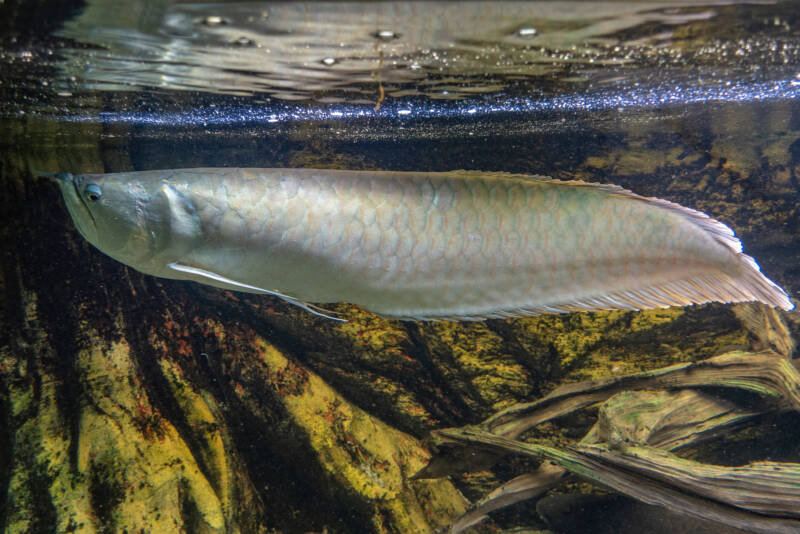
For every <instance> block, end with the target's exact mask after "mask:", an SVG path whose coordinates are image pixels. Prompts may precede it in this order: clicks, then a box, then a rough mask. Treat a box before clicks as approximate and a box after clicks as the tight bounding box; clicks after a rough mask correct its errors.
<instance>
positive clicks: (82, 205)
mask: <svg viewBox="0 0 800 534" xmlns="http://www.w3.org/2000/svg"><path fill="white" fill-rule="evenodd" d="M35 174H37V175H41V176H46V177H47V178H50V179H51V180H53V181H54V182H56V184H57V185H58V188H59V189H60V190H61V195H62V196H63V197H64V203H65V204H66V205H67V210H68V211H69V214H70V215H71V216H72V220H73V222H74V223H75V226H76V227H77V229H78V231H79V232H80V233H81V234H82V235H83V237H84V238H86V239H87V240H89V242H92V239H91V238H90V235H89V233H90V232H87V230H92V231H93V232H92V233H97V221H96V220H95V218H94V215H92V212H91V210H90V209H89V206H87V205H86V202H85V201H84V199H83V196H82V195H81V192H80V190H79V189H78V187H79V186H80V185H81V182H82V180H81V177H80V176H74V175H73V174H72V173H69V172H59V173H49V172H40V171H39V172H36V173H35ZM87 218H88V220H89V221H91V224H90V225H87V224H86V220H87ZM87 226H90V228H87Z"/></svg>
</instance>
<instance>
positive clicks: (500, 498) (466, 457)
mask: <svg viewBox="0 0 800 534" xmlns="http://www.w3.org/2000/svg"><path fill="white" fill-rule="evenodd" d="M770 311H771V310H763V313H760V312H759V310H758V309H757V308H747V307H746V308H744V309H743V310H741V311H737V315H739V317H740V318H741V320H742V321H743V322H746V323H748V324H749V325H750V327H751V332H753V333H754V334H755V336H756V337H757V339H758V342H759V343H760V346H761V347H768V349H767V350H763V351H762V352H758V353H745V352H730V353H727V354H723V355H720V356H717V357H714V358H710V359H708V360H704V361H700V362H695V363H687V364H681V365H675V366H671V367H667V368H664V369H659V370H655V371H651V372H646V373H639V374H635V375H629V376H625V377H619V378H611V379H603V380H594V381H589V382H583V383H579V384H570V385H567V386H562V387H560V388H558V389H556V390H555V391H553V392H552V393H551V394H550V395H548V396H546V397H544V398H542V399H540V400H538V401H535V402H531V403H526V404H519V405H516V406H512V407H511V408H509V409H506V410H503V411H501V412H499V413H497V414H495V415H493V416H492V417H490V418H488V419H486V420H485V421H483V422H482V423H480V424H479V425H476V426H467V427H462V428H451V429H444V430H439V431H436V432H434V433H433V435H432V442H433V444H434V446H435V447H436V449H437V455H436V456H434V457H433V459H432V460H431V462H430V463H429V465H428V466H427V467H426V468H424V469H423V470H422V471H421V472H420V473H418V474H417V475H416V476H417V477H420V478H421V477H431V476H433V477H435V476H442V475H443V474H451V473H457V472H462V471H468V470H476V469H483V468H486V467H487V466H490V465H491V464H492V463H494V462H496V461H498V460H500V459H501V458H502V457H503V456H504V455H506V454H509V453H512V454H520V455H525V456H533V457H535V458H538V459H542V460H545V461H544V462H543V463H542V464H541V465H540V467H539V469H537V470H536V471H535V472H533V473H529V474H525V475H521V476H518V477H516V478H514V479H512V480H510V481H508V482H506V483H505V484H503V485H501V486H500V487H498V488H496V489H495V490H494V491H492V492H491V493H489V494H488V495H486V496H485V497H484V498H483V499H481V500H479V501H478V502H476V503H474V504H473V506H472V507H471V508H470V509H469V510H468V511H467V512H466V513H465V514H464V515H462V516H461V517H460V518H458V519H457V520H456V521H454V522H453V523H452V524H451V526H450V528H449V530H448V532H450V533H451V534H457V533H459V532H463V531H464V530H466V529H468V528H470V527H471V526H474V525H476V524H477V523H479V522H481V521H482V520H484V519H486V517H487V515H486V514H488V513H489V512H491V511H493V510H497V509H498V508H501V507H504V506H508V505H510V504H513V503H516V502H520V501H523V500H527V499H533V498H538V497H540V496H542V495H543V494H544V493H545V492H546V491H547V490H548V489H550V488H551V487H553V486H554V485H556V484H558V483H559V482H560V481H561V480H562V479H563V478H564V477H566V476H568V475H577V476H579V477H581V478H584V479H587V480H589V481H592V482H594V483H596V484H599V485H601V486H603V487H605V488H608V489H611V490H614V491H617V492H619V493H622V494H624V495H627V496H629V497H632V498H634V499H637V500H639V501H641V502H644V503H647V504H653V505H659V506H663V507H665V508H667V509H670V510H672V511H673V512H678V513H681V514H684V515H687V516H691V517H695V518H698V519H704V520H712V521H716V522H719V523H722V524H725V525H728V526H731V527H734V528H738V529H742V530H746V531H752V532H778V533H780V532H787V533H788V532H800V507H798V506H797V502H800V464H796V463H777V462H756V463H751V464H747V465H744V466H739V467H723V466H716V465H709V464H704V463H700V462H696V461H691V460H687V459H683V458H681V457H679V456H677V455H676V454H674V452H673V451H677V450H680V449H682V448H686V447H689V446H693V445H697V444H698V443H701V442H703V441H707V440H710V439H714V438H717V437H720V436H722V435H724V434H728V433H730V432H731V431H732V430H733V429H735V428H738V427H740V426H742V425H746V424H749V423H751V422H753V421H754V420H755V419H757V418H758V417H759V416H760V415H762V414H765V413H771V412H779V411H788V410H795V411H797V410H800V373H798V370H797V368H796V367H795V365H793V364H792V362H791V360H789V359H788V358H787V356H789V355H790V354H791V353H792V352H793V351H794V342H793V341H792V340H791V337H790V336H789V334H788V332H789V331H788V329H787V328H786V327H785V324H784V323H783V321H782V320H781V318H780V316H779V315H777V314H770V313H769V312H770ZM777 350H780V352H781V353H778V352H776V351H777ZM654 390H655V391H654ZM722 390H738V391H739V392H740V393H739V394H738V396H737V395H734V396H733V397H734V399H735V400H734V399H731V398H725V397H721V396H718V395H714V394H713V392H719V391H722ZM741 392H748V393H749V394H745V395H744V396H742V394H741ZM598 402H603V404H602V406H601V408H600V411H599V414H598V421H597V423H596V424H595V425H594V427H593V428H592V429H591V430H590V431H589V433H588V434H587V435H586V436H585V437H584V438H583V439H582V440H581V441H580V442H579V443H576V444H573V445H571V446H569V447H568V448H566V449H565V450H560V449H556V448H553V447H549V446H545V445H543V444H537V443H526V442H524V441H521V440H519V439H517V438H518V437H519V436H521V435H522V434H523V433H524V432H525V431H526V430H529V429H530V428H532V427H533V426H535V425H537V424H539V423H542V422H544V421H548V420H551V419H554V418H556V417H559V416H562V415H565V414H568V413H571V412H574V411H576V410H579V409H582V408H586V407H588V406H591V405H593V404H597V403H598ZM745 404H746V406H745Z"/></svg>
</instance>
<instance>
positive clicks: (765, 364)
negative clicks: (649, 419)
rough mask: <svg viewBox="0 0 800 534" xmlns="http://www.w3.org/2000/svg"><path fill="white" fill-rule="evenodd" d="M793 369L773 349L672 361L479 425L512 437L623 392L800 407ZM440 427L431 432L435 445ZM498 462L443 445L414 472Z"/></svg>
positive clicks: (565, 390) (570, 388) (568, 390)
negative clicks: (698, 393) (698, 392)
mask: <svg viewBox="0 0 800 534" xmlns="http://www.w3.org/2000/svg"><path fill="white" fill-rule="evenodd" d="M796 376H797V369H796V368H795V367H794V366H793V365H792V364H791V362H790V361H789V360H787V359H785V358H782V357H780V356H779V355H777V354H776V353H774V352H772V351H764V352H761V353H755V354H753V353H744V352H731V353H727V354H723V355H721V356H717V357H715V358H709V359H708V360H703V361H700V362H695V363H685V364H679V365H673V366H670V367H665V368H663V369H658V370H655V371H649V372H645V373H637V374H633V375H628V376H624V377H618V378H607V379H601V380H592V381H588V382H581V383H578V384H568V385H565V386H562V387H559V388H557V389H556V390H554V391H553V392H552V393H551V394H549V395H547V396H546V397H544V398H542V399H540V400H538V401H535V402H531V403H526V404H517V405H515V406H512V407H510V408H508V409H506V410H503V411H501V412H498V413H497V414H495V415H493V416H492V417H490V418H488V419H486V420H485V421H483V422H482V423H480V424H479V425H477V428H479V429H481V430H484V431H487V432H490V433H492V434H495V435H498V436H503V437H506V438H510V439H514V438H516V437H518V436H520V435H521V434H522V433H524V432H525V431H526V430H529V429H531V428H533V427H534V426H536V425H538V424H540V423H543V422H545V421H550V420H552V419H555V418H557V417H560V416H563V415H566V414H568V413H572V412H574V411H577V410H580V409H583V408H586V407H588V406H591V405H593V404H596V403H598V402H602V401H605V400H607V399H609V398H610V397H612V396H613V395H615V394H617V393H619V392H622V391H635V390H643V389H666V388H709V387H719V388H732V389H739V390H746V391H750V392H752V393H755V394H757V395H758V396H759V397H760V398H761V400H762V401H763V404H764V406H763V407H762V409H761V410H759V411H761V412H766V411H781V410H797V409H800V380H798V381H792V380H793V379H794V377H796ZM442 432H443V431H437V432H434V433H433V434H432V438H433V441H434V444H435V443H436V441H437V439H438V436H439V435H441V434H442ZM497 460H498V457H497V455H496V454H486V453H483V454H474V451H465V450H462V449H461V448H459V447H458V446H455V447H449V448H447V449H444V450H443V451H442V453H441V454H439V455H436V456H434V457H433V458H432V459H431V462H430V463H429V464H428V465H427V466H426V467H425V469H423V470H422V471H420V472H419V473H417V474H416V475H415V476H416V477H417V478H439V477H442V476H446V475H451V474H455V473H459V472H465V471H478V470H481V469H485V468H486V467H488V466H490V465H492V464H493V463H494V462H496V461H497Z"/></svg>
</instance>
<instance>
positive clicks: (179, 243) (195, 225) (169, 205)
mask: <svg viewBox="0 0 800 534" xmlns="http://www.w3.org/2000/svg"><path fill="white" fill-rule="evenodd" d="M145 214H146V215H145V216H146V217H147V218H148V220H147V221H146V224H145V226H146V227H147V228H148V229H149V230H150V235H151V237H152V239H153V242H152V249H153V252H154V254H155V255H156V256H160V255H167V256H173V255H175V254H182V253H183V252H185V251H186V250H188V249H189V248H191V246H192V245H193V244H194V242H195V240H196V239H198V238H199V237H200V235H201V228H200V219H198V217H197V212H196V211H195V208H194V205H193V204H192V203H191V201H190V200H189V199H187V198H186V197H185V196H184V195H183V194H182V193H181V192H180V191H178V190H177V189H175V188H174V187H173V186H171V185H170V184H168V183H163V184H162V185H161V187H160V188H159V189H158V191H157V192H156V193H155V194H154V195H153V197H152V198H151V200H150V205H148V206H147V208H146V210H145ZM171 259H172V261H174V258H171Z"/></svg>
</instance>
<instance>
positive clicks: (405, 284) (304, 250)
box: [42, 168, 794, 320]
mask: <svg viewBox="0 0 800 534" xmlns="http://www.w3.org/2000/svg"><path fill="white" fill-rule="evenodd" d="M42 174H45V175H47V176H49V177H51V178H53V179H54V180H55V182H56V183H57V184H58V186H59V188H60V190H61V193H62V196H63V198H64V201H65V203H66V207H67V209H68V211H69V213H70V215H71V217H72V220H73V221H74V224H75V227H76V228H77V230H78V231H79V232H80V233H81V235H83V237H84V238H86V239H87V240H88V241H89V243H91V244H92V245H93V246H94V247H96V248H97V249H99V250H100V251H102V252H103V253H105V254H107V255H108V256H110V257H112V258H114V259H115V260H117V261H120V262H122V263H124V264H126V265H129V266H130V267H132V268H134V269H136V270H137V271H140V272H142V273H146V274H148V275H153V276H158V277H162V278H170V279H177V280H191V281H195V282H200V283H203V284H207V285H210V286H214V287H218V288H224V289H228V290H235V291H243V292H248V293H260V294H267V295H273V296H277V297H279V298H281V299H284V300H286V301H288V302H289V303H291V304H294V305H297V306H300V307H301V308H303V309H305V310H307V311H309V312H311V313H314V314H317V315H321V316H325V317H329V318H333V319H341V317H337V316H336V314H334V313H329V312H328V311H326V310H325V309H324V308H321V307H319V305H323V304H327V303H336V302H348V303H351V304H355V305H358V306H360V307H362V308H364V309H366V310H368V311H370V312H373V313H375V314H378V315H381V316H385V317H388V318H397V319H404V320H481V319H487V318H508V317H519V316H527V315H540V314H550V313H564V312H574V311H597V310H641V309H649V308H667V307H671V306H688V305H692V304H702V303H708V302H723V303H735V302H746V301H757V302H762V303H764V304H767V305H769V306H772V307H777V308H781V309H784V310H791V309H793V308H794V304H793V303H792V302H791V300H790V299H789V297H788V295H787V294H786V292H785V291H784V290H783V289H781V288H780V287H779V286H778V285H776V284H775V283H774V282H772V281H771V280H769V279H768V278H767V277H766V276H764V275H763V274H762V273H761V270H760V269H759V266H758V264H757V263H756V262H755V260H753V258H751V257H750V256H747V255H746V254H744V253H743V252H742V245H741V242H740V241H739V239H737V238H736V236H735V235H734V232H733V231H732V230H731V229H730V228H729V227H728V226H726V225H725V224H723V223H721V222H719V221H716V220H714V219H712V218H711V217H709V216H708V215H706V214H705V213H702V212H700V211H697V210H694V209H690V208H687V207H684V206H681V205H679V204H676V203H673V202H670V201H667V200H663V199H659V198H654V197H645V196H641V195H638V194H636V193H634V192H631V191H629V190H626V189H624V188H622V187H620V186H617V185H611V184H599V183H589V182H583V181H578V180H557V179H552V178H548V177H544V176H536V175H520V174H507V173H499V172H483V171H450V172H394V171H349V170H330V169H309V168H305V169H289V168H274V169H254V168H251V169H247V168H241V169H240V168H195V169H170V170H150V171H134V172H121V173H109V174H81V175H72V174H70V173H59V174H47V173H42Z"/></svg>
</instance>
